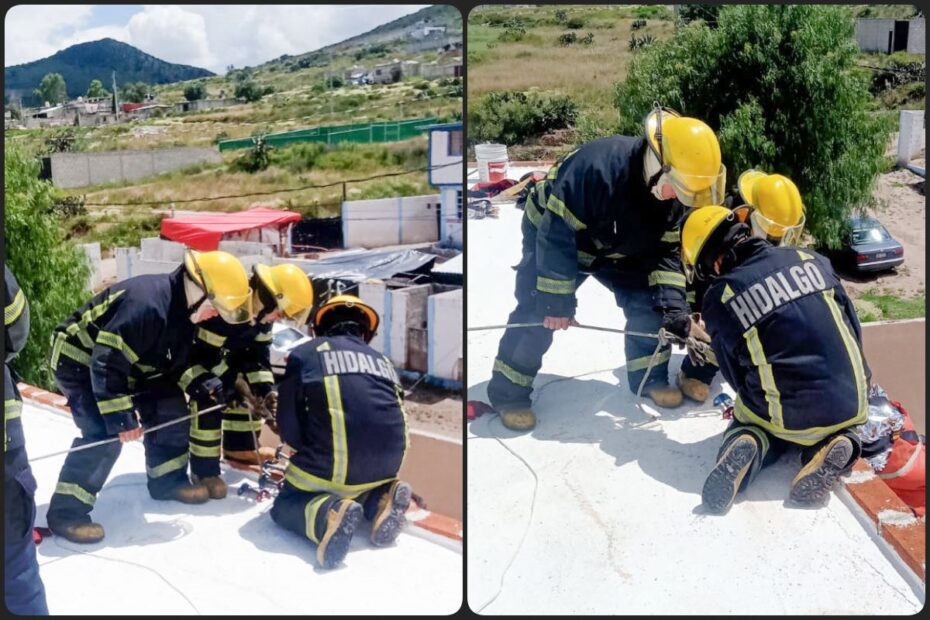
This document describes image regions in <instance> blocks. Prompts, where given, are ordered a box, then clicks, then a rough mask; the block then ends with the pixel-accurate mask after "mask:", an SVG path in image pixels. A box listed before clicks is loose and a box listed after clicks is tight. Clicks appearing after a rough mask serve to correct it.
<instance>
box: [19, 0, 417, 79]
mask: <svg viewBox="0 0 930 620" xmlns="http://www.w3.org/2000/svg"><path fill="white" fill-rule="evenodd" d="M425 6H428V5H391V6H373V5H139V4H134V5H128V4H127V5H35V6H32V5H19V6H15V7H13V8H12V9H10V10H9V11H8V12H7V14H6V20H5V22H4V66H7V67H9V66H12V65H17V64H22V63H25V62H30V61H33V60H38V59H40V58H46V57H48V56H51V55H52V54H54V53H55V52H57V51H59V50H61V49H64V48H66V47H68V46H70V45H74V44H76V43H83V42H86V41H95V40H98V39H102V38H104V37H110V38H113V39H117V40H120V41H124V42H126V43H129V44H130V45H134V46H135V47H138V48H139V49H141V50H142V51H144V52H147V53H149V54H152V55H153V56H156V57H158V58H161V59H162V60H166V61H168V62H175V63H182V64H187V65H194V66H197V67H203V68H205V69H210V70H211V71H215V72H217V73H223V72H225V70H226V67H227V66H228V65H234V66H236V67H242V66H245V65H256V64H259V63H262V62H265V61H267V60H271V59H272V58H277V57H278V56H281V55H282V54H301V53H304V52H308V51H312V50H314V49H318V48H320V47H324V46H326V45H329V44H331V43H338V42H339V41H342V40H344V39H347V38H349V37H352V36H354V35H357V34H361V33H363V32H366V31H368V30H371V29H372V28H374V27H376V26H379V25H381V24H383V23H386V22H389V21H391V20H394V19H397V18H398V17H401V16H403V15H408V14H410V13H413V12H414V11H417V10H419V9H421V8H423V7H425Z"/></svg>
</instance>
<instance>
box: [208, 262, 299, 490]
mask: <svg viewBox="0 0 930 620" xmlns="http://www.w3.org/2000/svg"><path fill="white" fill-rule="evenodd" d="M250 284H251V288H252V297H251V299H250V300H249V303H250V306H251V310H252V312H251V314H252V316H253V320H252V321H251V322H249V323H245V324H236V325H232V324H229V323H226V322H224V321H222V320H220V319H213V320H211V321H207V322H205V323H203V324H201V325H199V326H198V327H197V331H196V333H195V341H194V348H193V353H192V355H191V357H192V359H193V360H194V361H195V362H196V364H197V367H198V368H199V369H202V370H204V371H206V370H209V371H211V372H210V373H209V374H208V375H207V376H209V377H210V381H212V382H214V383H215V386H216V389H219V390H222V391H223V392H224V393H226V394H227V398H228V400H229V406H228V407H227V408H226V409H224V410H223V412H222V413H220V412H215V413H208V414H204V415H201V416H199V417H198V418H196V419H195V421H194V423H193V424H192V425H191V439H190V449H191V471H192V472H193V473H194V475H195V476H196V477H197V478H199V479H202V480H203V481H204V482H205V483H206V484H207V486H208V488H209V489H210V496H211V497H213V498H221V497H225V495H226V492H227V488H226V484H225V482H223V480H222V479H221V478H220V477H219V473H220V463H219V460H220V444H221V439H222V447H223V455H224V456H225V457H226V458H227V459H231V460H235V461H239V462H242V463H248V464H253V465H260V464H261V463H262V462H264V461H266V460H272V459H273V458H274V453H275V451H274V449H272V448H270V447H260V446H258V443H257V439H258V436H259V434H260V433H261V429H262V423H263V422H264V421H265V420H268V421H269V422H273V419H274V415H275V410H276V405H277V393H276V392H275V390H274V375H273V374H272V371H271V354H270V347H271V339H272V324H273V323H274V322H275V321H278V320H282V319H285V320H289V321H292V322H293V324H294V325H296V326H297V327H303V326H304V325H305V324H306V322H307V317H308V316H309V314H310V310H311V308H312V307H313V284H312V283H311V281H310V278H309V277H308V276H307V274H306V273H304V272H303V271H302V270H301V269H300V268H299V267H297V266H296V265H291V264H282V265H274V266H270V265H262V264H257V265H255V266H254V267H253V268H252V277H251V281H250ZM237 385H238V389H237ZM195 406H196V407H201V408H202V407H204V406H209V402H202V403H201V402H196V403H195ZM221 435H222V438H221Z"/></svg>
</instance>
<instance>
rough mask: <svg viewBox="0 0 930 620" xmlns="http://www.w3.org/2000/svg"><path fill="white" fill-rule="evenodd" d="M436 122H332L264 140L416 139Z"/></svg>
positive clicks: (242, 144)
mask: <svg viewBox="0 0 930 620" xmlns="http://www.w3.org/2000/svg"><path fill="white" fill-rule="evenodd" d="M436 121H437V119H436V117H427V118H410V119H405V120H400V121H385V122H381V123H355V124H352V125H332V126H329V127H314V128H313V129H297V130H295V131H285V132H282V133H270V134H267V135H266V136H265V140H266V143H267V144H268V146H288V145H291V144H298V143H301V142H320V143H323V144H339V143H342V142H351V143H354V144H373V143H376V142H397V141H399V140H408V139H410V138H415V137H416V136H418V135H420V133H421V132H422V131H423V128H424V127H426V126H427V125H432V124H435V123H436ZM253 144H254V142H253V140H252V138H237V139H235V140H223V141H221V142H220V143H219V147H220V151H231V150H234V149H246V148H250V147H251V146H252V145H253Z"/></svg>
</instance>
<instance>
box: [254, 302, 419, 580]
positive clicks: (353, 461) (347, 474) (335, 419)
mask: <svg viewBox="0 0 930 620" xmlns="http://www.w3.org/2000/svg"><path fill="white" fill-rule="evenodd" d="M313 323H314V332H315V333H316V334H317V335H318V336H319V337H317V338H314V339H313V340H311V341H309V342H307V343H305V344H302V345H300V346H299V347H297V348H296V349H294V350H293V351H292V352H291V354H290V356H289V358H288V362H287V371H286V373H285V377H284V379H283V381H282V382H281V385H280V394H281V400H280V406H279V408H278V428H279V429H280V431H281V438H282V439H283V440H284V441H285V442H287V443H288V445H290V446H291V447H293V448H294V450H295V451H296V452H295V453H294V454H293V455H292V456H291V460H290V464H289V465H288V467H287V471H286V472H285V474H284V484H283V486H282V489H281V493H280V494H279V495H278V497H277V498H276V499H275V502H274V507H273V508H272V510H271V516H272V518H273V519H274V520H275V521H276V522H277V523H279V524H280V525H281V526H283V527H285V528H287V529H289V530H292V531H294V532H297V533H298V534H300V535H302V536H306V537H307V538H309V539H310V540H311V541H313V542H314V543H316V544H317V552H316V557H317V561H318V562H319V563H320V565H321V566H323V567H325V568H332V567H334V566H336V565H338V564H339V563H340V562H342V560H343V558H345V555H346V552H347V551H348V548H349V542H350V541H351V539H352V535H353V534H354V533H355V529H356V527H357V525H358V523H359V521H360V520H361V517H362V515H364V516H365V517H366V518H368V519H370V520H371V522H372V525H371V541H372V543H373V544H375V545H377V546H384V545H388V544H390V543H391V542H393V541H394V539H395V538H397V535H398V534H399V533H400V530H401V528H402V527H403V526H404V523H405V517H404V513H405V512H406V510H407V506H408V505H409V504H410V497H411V489H410V485H408V484H407V483H405V482H401V481H400V480H398V479H397V472H398V471H399V470H400V466H401V463H402V462H403V460H404V454H405V453H406V450H407V420H406V413H405V412H404V404H403V390H402V389H401V386H400V382H399V380H398V378H397V373H396V372H395V370H394V366H393V365H392V364H391V361H390V360H389V359H388V358H387V357H386V356H384V355H381V354H380V353H378V352H377V351H375V350H374V349H372V348H371V347H369V346H368V344H367V343H368V342H370V341H371V339H372V337H374V335H375V331H376V330H377V329H378V315H377V313H376V312H375V311H374V310H372V309H371V308H370V307H368V306H367V305H365V304H364V303H362V301H361V300H360V299H359V298H357V297H354V296H352V295H339V296H337V297H334V298H332V299H330V300H329V301H327V302H326V303H325V304H323V305H322V306H321V307H320V308H319V309H318V310H317V312H316V315H315V317H314V321H313Z"/></svg>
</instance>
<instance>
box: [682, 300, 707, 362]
mask: <svg viewBox="0 0 930 620" xmlns="http://www.w3.org/2000/svg"><path fill="white" fill-rule="evenodd" d="M689 318H690V320H691V326H690V327H689V331H688V337H687V338H686V339H685V349H687V351H688V357H689V358H690V359H691V363H692V364H695V365H696V366H703V365H704V364H706V363H707V355H708V353H707V352H708V350H709V349H710V335H709V334H708V333H707V331H706V330H705V329H704V321H702V320H701V315H700V314H699V313H694V314H692V315H691V316H690V317H689Z"/></svg>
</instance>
